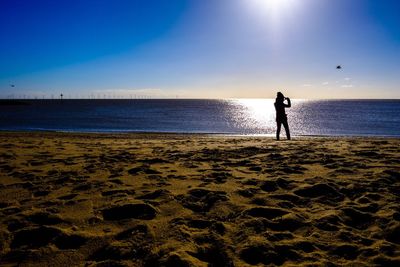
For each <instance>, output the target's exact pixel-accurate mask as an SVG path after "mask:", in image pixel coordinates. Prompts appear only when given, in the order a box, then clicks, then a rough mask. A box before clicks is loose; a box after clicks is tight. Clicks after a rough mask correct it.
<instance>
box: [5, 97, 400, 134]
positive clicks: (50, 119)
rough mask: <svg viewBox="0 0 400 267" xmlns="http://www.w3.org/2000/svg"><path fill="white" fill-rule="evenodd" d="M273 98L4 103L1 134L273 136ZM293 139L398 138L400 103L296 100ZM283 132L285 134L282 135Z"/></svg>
mask: <svg viewBox="0 0 400 267" xmlns="http://www.w3.org/2000/svg"><path fill="white" fill-rule="evenodd" d="M273 102H274V100H273V99H237V100H183V99H168V100H166V99H165V100H155V99H151V100H150V99H149V100H147V99H146V100H145V99H142V100H122V99H118V100H100V99H99V100H63V101H60V100H29V101H28V100H27V101H24V103H25V104H21V103H20V105H15V103H6V102H4V101H0V130H24V131H26V130H28V131H37V130H43V131H46V130H49V131H76V132H177V133H223V134H266V135H269V134H274V132H275V127H276V126H275V110H274V106H273ZM287 114H288V119H289V125H290V128H291V132H292V134H293V135H330V136H337V135H356V136H400V100H296V99H293V100H292V108H290V109H287ZM283 134H284V132H283Z"/></svg>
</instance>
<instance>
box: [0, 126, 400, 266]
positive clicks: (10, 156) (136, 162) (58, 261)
mask: <svg viewBox="0 0 400 267" xmlns="http://www.w3.org/2000/svg"><path fill="white" fill-rule="evenodd" d="M399 203H400V139H395V138H321V137H319V138H297V139H295V140H292V141H290V142H287V141H280V142H276V141H274V140H273V139H272V138H266V137H265V138H262V137H227V136H206V135H174V134H119V135H107V134H105V135H100V134H63V133H5V132H3V133H0V263H1V265H4V266H8V265H9V266H15V265H18V264H19V265H21V266H29V265H32V266H46V265H51V266H75V265H78V266H254V265H258V266H263V265H271V266H273V265H287V266H298V265H312V266H319V265H320V266H336V265H337V266H345V265H351V266H396V265H397V266H400V205H399ZM329 264H331V265H329Z"/></svg>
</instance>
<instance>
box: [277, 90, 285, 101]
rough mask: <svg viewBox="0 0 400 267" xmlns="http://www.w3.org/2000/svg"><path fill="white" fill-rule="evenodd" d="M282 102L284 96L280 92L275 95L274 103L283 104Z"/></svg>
mask: <svg viewBox="0 0 400 267" xmlns="http://www.w3.org/2000/svg"><path fill="white" fill-rule="evenodd" d="M283 100H285V96H284V95H283V94H282V93H281V92H278V93H277V94H276V101H278V102H283Z"/></svg>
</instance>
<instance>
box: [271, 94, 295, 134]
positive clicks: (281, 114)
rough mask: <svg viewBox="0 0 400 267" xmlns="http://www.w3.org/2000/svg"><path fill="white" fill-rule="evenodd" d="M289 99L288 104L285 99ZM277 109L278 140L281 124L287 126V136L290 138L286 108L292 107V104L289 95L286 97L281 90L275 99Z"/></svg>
mask: <svg viewBox="0 0 400 267" xmlns="http://www.w3.org/2000/svg"><path fill="white" fill-rule="evenodd" d="M285 99H286V101H287V104H285V103H284V101H285ZM274 105H275V110H276V140H279V134H280V133H281V126H282V124H283V127H285V131H286V137H287V139H288V140H290V131H289V124H288V122H287V116H286V113H285V108H290V107H291V106H292V104H291V103H290V99H289V97H284V96H283V94H282V93H281V92H278V93H277V94H276V99H275V103H274Z"/></svg>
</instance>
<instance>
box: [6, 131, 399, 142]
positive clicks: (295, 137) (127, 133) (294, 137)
mask: <svg viewBox="0 0 400 267" xmlns="http://www.w3.org/2000/svg"><path fill="white" fill-rule="evenodd" d="M7 134H14V135H15V134H22V135H29V134H33V135H41V134H42V135H43V136H46V135H52V134H53V135H71V136H74V135H76V136H83V135H88V136H98V137H107V136H131V137H134V136H176V137H178V136H182V137H190V136H193V137H236V138H266V139H275V134H236V133H192V132H147V131H125V132H124V131H111V132H107V131H105V132H96V131H93V132H85V131H82V132H80V131H53V130H32V131H30V130H20V131H17V130H0V135H7ZM291 137H292V140H291V141H293V140H300V139H308V138H321V139H352V138H355V139H363V138H366V139H386V138H388V139H400V135H292V136H291ZM280 141H287V140H286V136H285V135H284V134H283V135H282V134H281V140H280Z"/></svg>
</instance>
